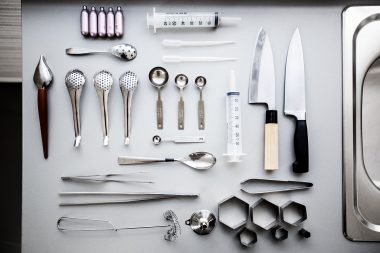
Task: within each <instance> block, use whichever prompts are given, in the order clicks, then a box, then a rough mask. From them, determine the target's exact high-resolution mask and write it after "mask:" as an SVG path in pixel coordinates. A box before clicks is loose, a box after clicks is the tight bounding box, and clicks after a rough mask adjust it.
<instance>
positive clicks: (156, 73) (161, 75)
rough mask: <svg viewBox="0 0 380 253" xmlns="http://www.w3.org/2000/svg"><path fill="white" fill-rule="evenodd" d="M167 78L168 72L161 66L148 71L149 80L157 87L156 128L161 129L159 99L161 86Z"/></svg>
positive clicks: (160, 103) (161, 114) (161, 117)
mask: <svg viewBox="0 0 380 253" xmlns="http://www.w3.org/2000/svg"><path fill="white" fill-rule="evenodd" d="M168 79H169V73H168V71H166V69H164V68H163V67H155V68H153V69H151V70H150V72H149V80H150V82H151V84H152V85H153V87H155V88H157V93H158V94H157V95H158V96H157V102H156V108H157V129H163V127H164V125H163V108H162V100H161V88H163V87H164V86H165V85H166V83H167V82H168Z"/></svg>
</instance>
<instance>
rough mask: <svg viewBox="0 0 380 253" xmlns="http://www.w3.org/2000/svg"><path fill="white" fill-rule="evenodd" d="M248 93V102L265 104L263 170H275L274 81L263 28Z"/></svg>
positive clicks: (271, 61)
mask: <svg viewBox="0 0 380 253" xmlns="http://www.w3.org/2000/svg"><path fill="white" fill-rule="evenodd" d="M248 94H249V97H248V103H249V104H265V105H267V111H266V116H265V133H264V168H265V170H277V169H278V126H277V110H276V81H275V73H274V63H273V54H272V48H271V44H270V40H269V37H268V35H267V33H266V32H265V31H264V30H263V29H260V32H259V35H258V37H257V40H256V47H255V52H254V58H253V64H252V70H251V78H250V83H249V89H248Z"/></svg>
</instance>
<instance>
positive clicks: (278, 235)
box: [272, 226, 288, 241]
mask: <svg viewBox="0 0 380 253" xmlns="http://www.w3.org/2000/svg"><path fill="white" fill-rule="evenodd" d="M272 235H273V237H274V239H276V240H277V241H283V240H285V239H287V238H288V230H286V229H285V228H284V227H281V226H277V227H274V228H273V229H272Z"/></svg>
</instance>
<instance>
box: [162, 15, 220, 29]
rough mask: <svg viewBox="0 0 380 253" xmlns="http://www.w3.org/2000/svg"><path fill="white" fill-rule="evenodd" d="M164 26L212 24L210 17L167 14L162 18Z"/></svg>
mask: <svg viewBox="0 0 380 253" xmlns="http://www.w3.org/2000/svg"><path fill="white" fill-rule="evenodd" d="M163 25H164V26H199V27H202V26H212V20H211V18H210V17H202V16H199V17H182V18H181V17H172V16H168V17H165V19H164V23H163Z"/></svg>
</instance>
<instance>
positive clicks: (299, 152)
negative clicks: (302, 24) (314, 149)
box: [284, 28, 309, 173]
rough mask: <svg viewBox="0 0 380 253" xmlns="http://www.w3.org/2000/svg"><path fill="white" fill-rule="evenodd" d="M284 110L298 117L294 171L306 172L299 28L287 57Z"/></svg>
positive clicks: (306, 146) (302, 61)
mask: <svg viewBox="0 0 380 253" xmlns="http://www.w3.org/2000/svg"><path fill="white" fill-rule="evenodd" d="M284 112H285V114H286V115H289V116H293V117H295V118H296V127H295V132H294V153H295V156H296V160H295V161H294V162H293V171H294V172H295V173H306V172H308V171H309V144H308V134H307V124H306V99H305V71H304V59H303V50H302V41H301V35H300V32H299V29H298V28H297V29H296V30H295V32H294V33H293V37H292V40H291V41H290V44H289V49H288V56H287V58H286V70H285V105H284Z"/></svg>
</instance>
